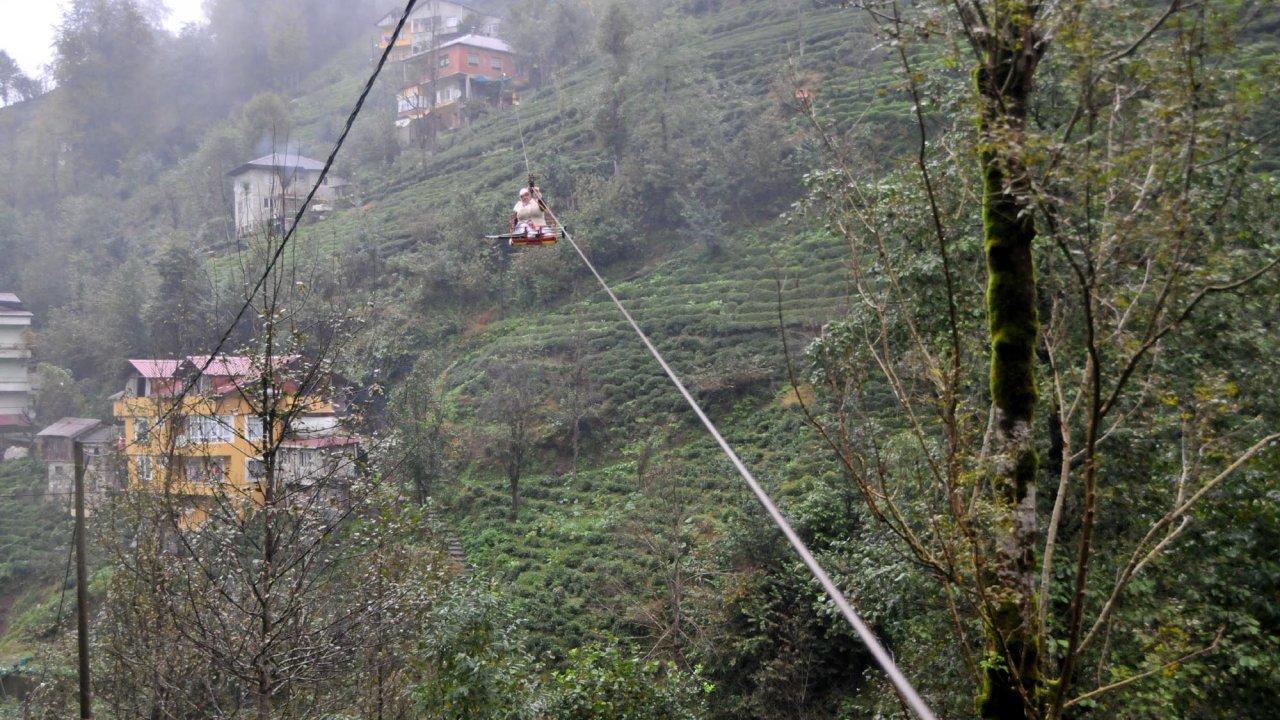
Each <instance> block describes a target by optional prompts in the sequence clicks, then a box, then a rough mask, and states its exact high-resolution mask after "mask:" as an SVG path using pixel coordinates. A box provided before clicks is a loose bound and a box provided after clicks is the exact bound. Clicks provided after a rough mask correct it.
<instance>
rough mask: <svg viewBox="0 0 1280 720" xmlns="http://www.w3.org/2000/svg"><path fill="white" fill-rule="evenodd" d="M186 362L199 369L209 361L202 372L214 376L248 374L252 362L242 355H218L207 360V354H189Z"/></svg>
mask: <svg viewBox="0 0 1280 720" xmlns="http://www.w3.org/2000/svg"><path fill="white" fill-rule="evenodd" d="M187 362H189V363H191V364H192V365H193V366H195V369H197V370H199V369H200V368H203V367H204V366H205V363H209V367H208V368H206V369H205V371H204V374H205V375H210V376H215V377H240V376H241V375H248V374H249V370H250V368H251V367H252V365H253V363H252V362H251V361H250V360H249V358H247V357H244V356H243V355H219V356H217V357H215V358H213V360H212V361H210V360H209V356H208V355H203V356H201V355H189V356H187Z"/></svg>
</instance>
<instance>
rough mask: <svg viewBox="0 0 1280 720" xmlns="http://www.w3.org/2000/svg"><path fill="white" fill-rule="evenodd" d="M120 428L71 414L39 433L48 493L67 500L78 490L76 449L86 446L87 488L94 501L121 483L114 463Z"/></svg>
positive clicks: (52, 498)
mask: <svg viewBox="0 0 1280 720" xmlns="http://www.w3.org/2000/svg"><path fill="white" fill-rule="evenodd" d="M116 438H117V432H116V428H114V427H112V426H110V425H108V424H106V423H104V422H102V421H101V420H96V419H94V418H73V417H67V418H62V419H61V420H59V421H57V422H55V423H54V424H52V425H50V426H49V427H47V428H45V429H43V430H41V431H40V432H38V433H36V456H37V457H39V458H40V460H41V461H43V462H44V466H45V479H46V490H47V492H48V493H49V494H48V495H47V496H46V497H47V499H48V500H49V501H50V502H55V503H65V502H67V501H68V499H69V498H70V495H71V493H72V492H74V490H75V451H74V444H75V443H76V442H79V443H80V445H81V447H83V448H84V468H85V470H84V489H85V496H86V497H87V498H89V499H90V504H93V502H94V501H96V500H98V499H100V498H101V497H102V496H103V495H104V494H105V493H106V492H107V491H108V490H114V489H118V488H119V487H120V474H119V473H118V472H117V471H116V468H115V467H114V463H113V462H112V460H113V458H114V457H115V454H116V451H117V447H116Z"/></svg>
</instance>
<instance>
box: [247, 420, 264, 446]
mask: <svg viewBox="0 0 1280 720" xmlns="http://www.w3.org/2000/svg"><path fill="white" fill-rule="evenodd" d="M262 435H263V433H262V418H261V417H259V416H257V415H245V416H244V438H245V440H248V441H249V442H259V441H260V440H262Z"/></svg>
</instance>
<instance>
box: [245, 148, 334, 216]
mask: <svg viewBox="0 0 1280 720" xmlns="http://www.w3.org/2000/svg"><path fill="white" fill-rule="evenodd" d="M323 169H324V163H323V162H320V161H319V160H313V159H311V158H309V157H303V156H301V155H298V154H296V153H272V154H270V155H264V156H262V157H260V158H257V159H256V160H250V161H249V162H247V163H245V164H243V165H241V166H240V167H238V168H236V169H235V170H232V171H231V172H229V173H227V174H228V175H229V176H230V177H231V180H232V183H233V184H234V186H235V187H234V198H235V216H236V235H237V236H238V237H244V236H246V235H254V234H258V233H263V234H265V233H267V232H270V231H276V232H280V231H281V230H282V229H283V228H285V227H287V225H288V222H289V221H290V220H291V219H292V218H293V216H294V215H296V214H297V212H298V208H299V207H301V205H302V200H303V199H304V198H306V196H307V193H309V192H311V188H312V186H314V185H315V183H316V180H317V179H318V178H319V177H320V171H321V170H323ZM348 188H349V184H348V183H347V181H346V180H344V179H342V178H340V177H338V176H336V175H333V174H332V173H331V174H329V176H328V177H326V178H325V179H324V183H323V184H321V185H320V187H319V189H318V190H317V191H316V196H315V199H314V200H312V202H311V206H310V207H309V208H308V211H309V212H311V213H313V214H315V215H319V216H323V215H324V214H325V213H328V212H330V211H332V210H333V207H334V204H335V203H336V202H339V201H342V200H345V199H347V197H348V193H347V190H348Z"/></svg>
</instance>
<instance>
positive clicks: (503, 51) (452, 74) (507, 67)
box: [396, 35, 529, 129]
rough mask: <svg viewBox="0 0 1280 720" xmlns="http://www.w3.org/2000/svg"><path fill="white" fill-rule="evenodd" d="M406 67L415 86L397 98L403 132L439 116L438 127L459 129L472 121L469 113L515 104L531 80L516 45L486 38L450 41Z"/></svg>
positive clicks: (478, 36)
mask: <svg viewBox="0 0 1280 720" xmlns="http://www.w3.org/2000/svg"><path fill="white" fill-rule="evenodd" d="M404 65H405V66H406V68H407V74H408V77H409V82H408V84H406V85H405V86H404V87H403V88H402V89H401V90H400V92H399V93H397V94H396V104H397V110H398V116H397V127H400V128H402V129H408V128H410V127H411V126H412V125H413V124H414V123H416V122H419V121H422V120H424V119H426V118H428V117H430V116H431V115H433V114H434V115H435V116H436V123H435V126H436V127H437V128H439V129H449V128H456V127H459V126H461V125H462V124H464V122H465V121H467V120H468V119H469V117H468V110H475V109H477V108H484V107H502V106H506V105H510V104H511V103H512V101H513V100H514V97H515V90H516V89H517V88H521V87H524V86H525V85H526V84H527V83H528V79H529V78H528V74H527V73H526V70H525V68H524V67H523V65H522V64H521V62H520V60H519V59H518V58H517V56H516V55H515V53H513V52H511V46H509V45H507V43H505V42H503V41H502V40H499V39H498V38H495V37H487V36H484V35H463V36H461V37H458V38H454V39H452V40H448V41H446V42H444V43H442V44H440V45H439V46H438V47H437V48H436V49H435V50H434V51H431V52H427V53H423V54H421V55H416V56H413V57H410V58H408V59H407V60H405V62H404Z"/></svg>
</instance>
